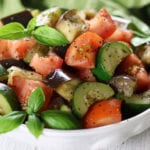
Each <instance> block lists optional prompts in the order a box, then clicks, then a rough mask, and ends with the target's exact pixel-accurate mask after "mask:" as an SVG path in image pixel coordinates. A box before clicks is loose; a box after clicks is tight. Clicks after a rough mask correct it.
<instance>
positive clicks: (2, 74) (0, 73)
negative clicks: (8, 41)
mask: <svg viewBox="0 0 150 150" xmlns="http://www.w3.org/2000/svg"><path fill="white" fill-rule="evenodd" d="M7 76H8V71H7V70H6V69H5V68H4V67H3V66H2V65H1V64H0V81H4V80H6V79H7Z"/></svg>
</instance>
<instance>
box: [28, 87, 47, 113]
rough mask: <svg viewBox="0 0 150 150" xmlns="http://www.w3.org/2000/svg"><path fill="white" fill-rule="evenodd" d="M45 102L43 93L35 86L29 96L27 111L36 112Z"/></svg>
mask: <svg viewBox="0 0 150 150" xmlns="http://www.w3.org/2000/svg"><path fill="white" fill-rule="evenodd" d="M44 102H45V95H44V92H43V90H42V88H41V87H39V88H36V89H35V90H34V91H33V92H32V93H31V94H30V96H29V100H28V105H27V113H28V114H33V113H35V112H37V111H38V110H39V109H40V108H41V107H42V106H43V104H44Z"/></svg>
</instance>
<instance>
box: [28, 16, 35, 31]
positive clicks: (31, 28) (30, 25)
mask: <svg viewBox="0 0 150 150" xmlns="http://www.w3.org/2000/svg"><path fill="white" fill-rule="evenodd" d="M35 28H36V18H32V19H31V20H30V21H29V23H28V25H27V31H28V32H29V33H30V34H31V33H32V31H33V30H34V29H35Z"/></svg>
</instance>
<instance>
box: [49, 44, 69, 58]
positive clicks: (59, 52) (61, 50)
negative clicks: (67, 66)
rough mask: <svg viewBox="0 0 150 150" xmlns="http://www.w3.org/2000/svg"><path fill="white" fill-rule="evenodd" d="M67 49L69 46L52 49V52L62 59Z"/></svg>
mask: <svg viewBox="0 0 150 150" xmlns="http://www.w3.org/2000/svg"><path fill="white" fill-rule="evenodd" d="M68 47H69V45H66V46H56V47H52V51H53V52H54V53H56V54H57V55H58V56H60V57H61V58H63V59H64V58H65V54H66V51H67V48H68Z"/></svg>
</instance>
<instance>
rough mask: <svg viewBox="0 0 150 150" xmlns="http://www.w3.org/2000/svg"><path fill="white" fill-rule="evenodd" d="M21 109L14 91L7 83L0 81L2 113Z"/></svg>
mask: <svg viewBox="0 0 150 150" xmlns="http://www.w3.org/2000/svg"><path fill="white" fill-rule="evenodd" d="M14 110H20V105H19V102H18V100H17V97H16V95H15V93H14V91H13V90H12V89H11V88H10V87H9V86H7V85H6V84H3V83H0V115H5V114H8V113H10V112H12V111H14Z"/></svg>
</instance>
